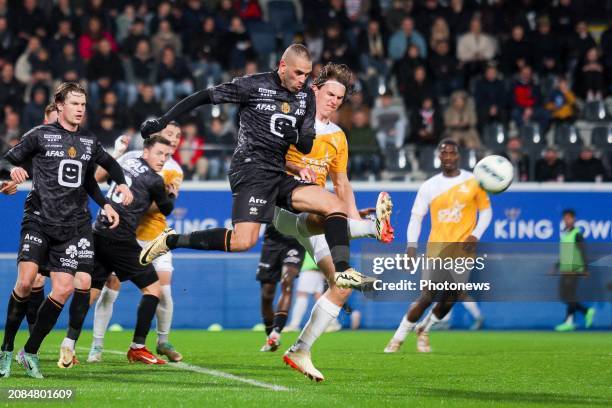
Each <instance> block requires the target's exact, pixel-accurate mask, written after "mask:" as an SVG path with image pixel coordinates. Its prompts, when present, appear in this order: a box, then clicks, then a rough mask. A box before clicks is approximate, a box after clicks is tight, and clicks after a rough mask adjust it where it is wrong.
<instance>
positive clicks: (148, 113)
mask: <svg viewBox="0 0 612 408" xmlns="http://www.w3.org/2000/svg"><path fill="white" fill-rule="evenodd" d="M130 113H131V115H132V117H131V126H132V127H134V128H136V129H138V128H140V125H141V124H142V122H144V121H145V119H147V118H149V117H158V116H161V114H162V109H161V104H160V103H159V102H158V101H157V99H155V89H154V88H153V85H151V84H142V85H141V86H140V87H139V95H138V100H137V101H136V103H134V105H132V108H131V109H130Z"/></svg>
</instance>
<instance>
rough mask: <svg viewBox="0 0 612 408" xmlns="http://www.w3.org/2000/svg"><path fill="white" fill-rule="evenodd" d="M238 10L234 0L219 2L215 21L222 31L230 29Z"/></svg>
mask: <svg viewBox="0 0 612 408" xmlns="http://www.w3.org/2000/svg"><path fill="white" fill-rule="evenodd" d="M236 15H237V14H236V10H235V9H234V6H233V4H232V0H221V1H220V2H219V3H218V6H217V11H216V12H215V23H216V26H217V29H218V30H220V31H221V32H226V31H229V28H230V23H231V21H232V18H234V17H235V16H236Z"/></svg>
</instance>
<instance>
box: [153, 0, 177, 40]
mask: <svg viewBox="0 0 612 408" xmlns="http://www.w3.org/2000/svg"><path fill="white" fill-rule="evenodd" d="M161 21H168V22H169V23H170V27H172V30H173V31H174V30H176V29H180V25H179V21H178V20H177V18H176V17H175V16H174V15H173V13H172V4H171V3H170V2H169V1H167V0H162V1H161V2H160V3H159V4H158V5H157V13H153V17H152V18H151V20H150V21H149V29H148V30H147V32H148V34H153V33H156V32H158V30H159V25H160V22H161Z"/></svg>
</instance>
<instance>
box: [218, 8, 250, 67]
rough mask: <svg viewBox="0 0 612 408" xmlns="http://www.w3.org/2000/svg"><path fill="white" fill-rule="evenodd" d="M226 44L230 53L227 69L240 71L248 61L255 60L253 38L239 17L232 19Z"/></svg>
mask: <svg viewBox="0 0 612 408" xmlns="http://www.w3.org/2000/svg"><path fill="white" fill-rule="evenodd" d="M224 44H225V47H224V48H225V49H226V50H227V52H228V55H227V62H228V65H227V67H226V68H229V69H230V70H239V69H241V68H242V67H244V65H245V64H246V62H247V61H248V60H252V59H255V51H253V45H252V44H251V37H249V33H248V32H247V30H246V28H245V27H244V24H243V22H242V20H241V19H240V17H238V16H236V17H233V18H232V21H231V23H230V30H229V32H228V33H227V35H226V39H225V41H224Z"/></svg>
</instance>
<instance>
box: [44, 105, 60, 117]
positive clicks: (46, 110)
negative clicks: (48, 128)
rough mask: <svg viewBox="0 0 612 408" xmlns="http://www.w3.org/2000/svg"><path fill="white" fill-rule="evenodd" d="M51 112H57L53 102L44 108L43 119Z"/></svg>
mask: <svg viewBox="0 0 612 408" xmlns="http://www.w3.org/2000/svg"><path fill="white" fill-rule="evenodd" d="M53 112H57V105H56V104H55V102H51V103H50V104H48V105H47V106H46V107H45V117H47V116H49V115H50V114H52V113H53Z"/></svg>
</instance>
